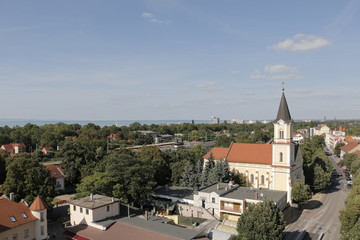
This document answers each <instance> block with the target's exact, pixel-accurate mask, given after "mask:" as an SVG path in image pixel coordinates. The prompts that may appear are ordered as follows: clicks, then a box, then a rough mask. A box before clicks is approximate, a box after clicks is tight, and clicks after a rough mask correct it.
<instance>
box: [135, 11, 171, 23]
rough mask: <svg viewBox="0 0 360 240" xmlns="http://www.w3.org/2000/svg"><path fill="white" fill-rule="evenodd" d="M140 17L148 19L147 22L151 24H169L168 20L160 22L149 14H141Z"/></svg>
mask: <svg viewBox="0 0 360 240" xmlns="http://www.w3.org/2000/svg"><path fill="white" fill-rule="evenodd" d="M141 16H142V17H144V18H147V19H149V21H150V22H152V23H159V24H162V23H166V24H168V23H170V22H169V21H168V20H160V19H158V18H156V17H155V15H154V14H152V13H149V12H143V13H142V14H141Z"/></svg>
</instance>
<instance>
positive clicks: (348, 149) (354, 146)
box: [340, 142, 360, 159]
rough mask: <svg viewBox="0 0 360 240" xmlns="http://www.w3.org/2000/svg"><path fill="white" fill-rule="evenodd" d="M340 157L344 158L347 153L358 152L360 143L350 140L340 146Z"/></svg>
mask: <svg viewBox="0 0 360 240" xmlns="http://www.w3.org/2000/svg"><path fill="white" fill-rule="evenodd" d="M340 150H341V151H340V158H341V159H343V158H344V155H345V154H346V153H356V152H357V151H359V150H360V144H359V143H358V142H350V143H348V144H346V145H345V146H342V147H341V148H340Z"/></svg>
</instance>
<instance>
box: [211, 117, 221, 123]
mask: <svg viewBox="0 0 360 240" xmlns="http://www.w3.org/2000/svg"><path fill="white" fill-rule="evenodd" d="M219 123H220V118H218V117H215V116H212V117H211V119H210V124H219Z"/></svg>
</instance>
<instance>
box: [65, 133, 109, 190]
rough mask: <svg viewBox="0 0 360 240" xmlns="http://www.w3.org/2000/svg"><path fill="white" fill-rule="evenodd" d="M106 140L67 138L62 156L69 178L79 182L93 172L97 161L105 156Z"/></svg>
mask: <svg viewBox="0 0 360 240" xmlns="http://www.w3.org/2000/svg"><path fill="white" fill-rule="evenodd" d="M105 149H106V142H105V140H97V139H84V138H81V139H77V140H75V141H72V140H67V141H65V143H64V145H63V146H62V149H61V152H60V156H61V157H62V158H63V159H64V160H63V163H64V164H65V172H66V175H67V176H68V180H69V181H70V182H71V183H73V184H77V183H80V181H81V179H82V178H84V177H86V176H90V175H92V174H93V172H94V170H95V167H96V165H97V163H99V162H100V161H101V160H102V159H103V157H104V156H105Z"/></svg>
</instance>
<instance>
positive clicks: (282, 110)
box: [275, 83, 292, 122]
mask: <svg viewBox="0 0 360 240" xmlns="http://www.w3.org/2000/svg"><path fill="white" fill-rule="evenodd" d="M284 90H285V89H284V83H283V88H282V96H281V101H280V106H279V111H278V114H277V117H276V120H275V121H276V122H277V121H279V120H280V119H281V120H283V121H284V122H291V121H292V119H291V115H290V111H289V107H288V105H287V102H286V98H285V93H284Z"/></svg>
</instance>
